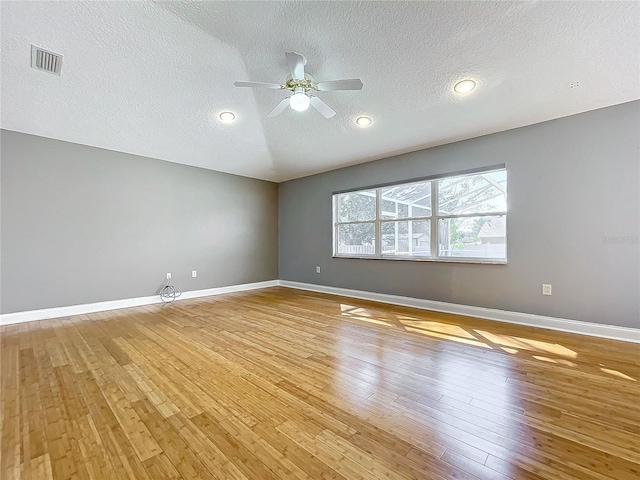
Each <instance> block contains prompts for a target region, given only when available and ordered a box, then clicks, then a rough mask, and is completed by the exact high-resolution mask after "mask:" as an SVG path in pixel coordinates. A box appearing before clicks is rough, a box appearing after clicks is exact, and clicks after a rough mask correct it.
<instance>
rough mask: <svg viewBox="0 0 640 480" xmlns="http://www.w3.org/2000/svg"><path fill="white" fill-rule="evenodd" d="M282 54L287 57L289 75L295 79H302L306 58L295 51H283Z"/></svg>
mask: <svg viewBox="0 0 640 480" xmlns="http://www.w3.org/2000/svg"><path fill="white" fill-rule="evenodd" d="M284 55H285V56H286V57H287V63H288V64H289V71H290V72H291V77H292V78H293V79H295V80H304V66H305V65H306V64H307V59H306V58H304V56H302V55H300V54H299V53H296V52H285V53H284Z"/></svg>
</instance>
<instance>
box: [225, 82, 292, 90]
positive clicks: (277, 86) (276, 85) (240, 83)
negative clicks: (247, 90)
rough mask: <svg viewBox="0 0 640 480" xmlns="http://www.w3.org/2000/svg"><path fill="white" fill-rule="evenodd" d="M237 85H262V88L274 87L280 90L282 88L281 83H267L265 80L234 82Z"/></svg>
mask: <svg viewBox="0 0 640 480" xmlns="http://www.w3.org/2000/svg"><path fill="white" fill-rule="evenodd" d="M234 85H235V86H236V87H252V88H253V87H260V88H273V89H277V90H280V89H281V88H282V86H281V85H278V84H277V83H265V82H234Z"/></svg>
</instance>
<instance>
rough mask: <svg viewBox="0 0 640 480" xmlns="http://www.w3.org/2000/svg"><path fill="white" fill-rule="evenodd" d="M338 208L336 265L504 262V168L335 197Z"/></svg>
mask: <svg viewBox="0 0 640 480" xmlns="http://www.w3.org/2000/svg"><path fill="white" fill-rule="evenodd" d="M333 206H334V213H333V218H334V221H333V224H334V256H336V257H357V258H396V259H411V260H445V261H475V262H488V263H495V262H501V263H504V262H505V261H506V259H507V224H506V218H507V171H506V169H505V168H504V167H503V166H501V167H500V168H492V169H490V170H484V171H481V172H477V171H476V172H473V173H466V174H457V175H451V176H443V177H438V178H435V177H434V178H431V179H426V180H420V181H414V182H410V183H402V184H395V185H386V186H381V187H377V188H369V189H366V190H359V191H355V192H345V193H337V194H334V196H333Z"/></svg>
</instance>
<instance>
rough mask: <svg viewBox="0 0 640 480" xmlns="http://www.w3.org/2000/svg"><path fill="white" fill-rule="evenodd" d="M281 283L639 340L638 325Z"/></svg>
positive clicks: (616, 338)
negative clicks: (603, 322) (621, 325)
mask: <svg viewBox="0 0 640 480" xmlns="http://www.w3.org/2000/svg"><path fill="white" fill-rule="evenodd" d="M280 285H281V286H283V287H289V288H297V289H300V290H310V291H312V292H320V293H329V294H332V295H342V296H345V297H353V298H360V299H363V300H372V301H374V302H382V303H390V304H393V305H402V306H404V307H413V308H419V309H422V310H434V311H436V312H445V313H454V314H458V315H467V316H470V317H477V318H484V319H487V320H496V321H499V322H506V323H515V324H518V325H527V326H530V327H540V328H548V329H550V330H558V331H561V332H569V333H578V334H581V335H591V336H594V337H601V338H610V339H613V340H623V341H625V342H635V343H640V329H636V328H628V327H618V326H615V325H603V324H599V323H591V322H583V321H579V320H569V319H566V318H555V317H545V316H542V315H533V314H530V313H519V312H509V311H505V310H496V309H493V308H484V307H473V306H469V305H459V304H455V303H446V302H438V301H435V300H423V299H420V298H412V297H401V296H398V295H388V294H385V293H374V292H366V291H362V290H350V289H348V288H338V287H328V286H324V285H315V284H311V283H300V282H290V281H288V280H280Z"/></svg>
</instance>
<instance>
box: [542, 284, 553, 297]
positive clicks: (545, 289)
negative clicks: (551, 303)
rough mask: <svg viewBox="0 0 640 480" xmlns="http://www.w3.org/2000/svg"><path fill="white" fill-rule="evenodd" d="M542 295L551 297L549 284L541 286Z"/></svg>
mask: <svg viewBox="0 0 640 480" xmlns="http://www.w3.org/2000/svg"><path fill="white" fill-rule="evenodd" d="M542 294H543V295H551V284H549V283H543V284H542Z"/></svg>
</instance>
